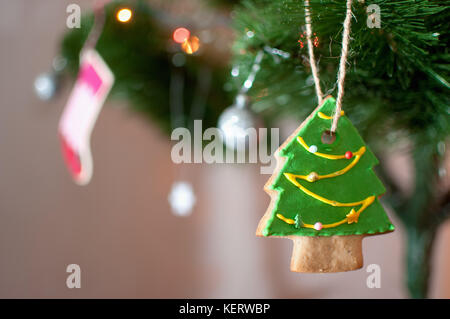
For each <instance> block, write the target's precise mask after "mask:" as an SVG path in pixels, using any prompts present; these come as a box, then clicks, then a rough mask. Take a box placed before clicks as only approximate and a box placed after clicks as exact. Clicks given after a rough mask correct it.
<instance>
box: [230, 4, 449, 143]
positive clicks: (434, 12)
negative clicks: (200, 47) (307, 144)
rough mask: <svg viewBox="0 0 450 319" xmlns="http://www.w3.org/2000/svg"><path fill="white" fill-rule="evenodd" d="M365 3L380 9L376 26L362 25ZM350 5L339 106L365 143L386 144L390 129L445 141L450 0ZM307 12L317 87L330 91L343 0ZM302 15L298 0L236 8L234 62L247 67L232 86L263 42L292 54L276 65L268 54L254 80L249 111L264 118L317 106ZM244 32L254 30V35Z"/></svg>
mask: <svg viewBox="0 0 450 319" xmlns="http://www.w3.org/2000/svg"><path fill="white" fill-rule="evenodd" d="M369 4H377V5H379V7H380V8H381V28H379V29H377V28H373V29H370V28H368V26H367V24H366V21H367V17H368V14H367V13H366V9H367V6H368V5H369ZM352 9H353V10H352V11H353V15H354V18H353V19H352V25H351V38H352V40H351V42H350V54H349V58H348V65H347V70H348V71H347V78H346V83H345V88H346V89H345V95H344V109H345V110H346V112H347V114H348V116H349V117H350V118H351V119H352V121H353V123H355V125H356V126H357V127H358V129H359V130H360V131H361V133H362V135H363V136H364V138H365V139H367V140H369V141H370V140H373V138H374V137H376V139H378V140H380V139H381V142H382V143H385V142H386V141H387V138H388V137H389V136H392V134H389V133H392V131H393V130H398V131H406V133H407V134H408V135H410V136H420V137H421V141H422V142H425V143H433V144H436V143H437V142H439V141H441V140H443V139H445V137H446V136H447V135H448V133H449V130H450V120H449V119H450V116H449V115H450V107H449V105H450V103H449V102H450V99H449V88H450V86H449V79H450V73H449V53H448V48H447V44H448V38H449V33H450V32H449V30H450V28H449V27H450V26H449V24H450V5H448V4H447V5H445V4H444V3H443V2H438V1H427V0H409V1H408V0H405V1H386V0H373V1H356V0H355V1H353V7H352ZM311 14H312V28H313V32H314V33H316V35H317V37H318V40H319V44H318V47H316V48H315V49H314V50H315V55H316V59H317V60H318V61H319V69H320V78H321V83H322V88H323V91H324V92H326V93H327V94H333V95H335V94H336V91H337V88H336V77H337V70H338V64H339V57H340V52H341V39H342V23H343V21H344V18H345V1H332V0H320V1H319V0H313V1H311ZM304 21H305V19H304V4H303V1H298V0H269V1H266V0H264V1H261V0H258V1H249V0H247V1H244V2H243V6H242V7H239V8H236V10H235V19H234V28H235V31H236V34H237V35H236V42H235V45H234V48H233V51H234V65H236V66H239V67H240V68H242V69H243V70H247V72H245V71H244V72H241V74H242V76H241V77H238V79H237V80H236V81H235V86H236V87H239V86H240V85H241V83H242V81H243V80H244V78H245V74H247V73H248V69H249V67H250V65H251V61H252V59H253V57H254V55H255V53H256V52H257V51H258V50H261V49H263V48H264V46H266V45H268V46H270V47H275V48H278V49H281V50H284V51H286V52H288V53H290V54H291V58H290V59H287V60H283V59H281V61H279V62H278V63H277V61H275V59H273V58H271V57H270V55H268V56H266V58H265V59H264V61H263V65H262V70H261V71H260V73H259V74H258V76H257V79H256V82H255V84H254V89H253V91H252V93H253V95H254V96H257V97H258V99H257V100H258V101H257V102H256V103H255V105H254V109H255V110H256V111H258V112H261V113H262V114H264V115H266V116H267V117H268V118H274V117H276V116H277V115H279V114H282V113H284V114H290V115H292V113H293V112H295V113H297V114H298V116H299V118H300V117H305V116H306V115H307V114H309V113H310V112H311V111H312V109H313V108H314V107H315V106H316V98H315V90H314V84H313V81H312V77H311V72H310V67H309V62H308V52H307V45H306V39H305V38H306V36H304V37H303V38H301V35H302V34H303V32H304V31H305V23H304ZM248 30H251V31H253V32H254V36H253V37H252V38H249V37H248V36H247V31H248ZM299 40H302V41H303V42H304V47H303V48H301V46H300V43H299V42H298V41H299ZM261 92H264V94H262V93H261ZM261 96H262V97H261Z"/></svg>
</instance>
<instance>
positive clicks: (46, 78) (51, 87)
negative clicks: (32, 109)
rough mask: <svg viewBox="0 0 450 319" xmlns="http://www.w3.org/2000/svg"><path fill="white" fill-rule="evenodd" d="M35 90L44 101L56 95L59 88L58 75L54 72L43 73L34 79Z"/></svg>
mask: <svg viewBox="0 0 450 319" xmlns="http://www.w3.org/2000/svg"><path fill="white" fill-rule="evenodd" d="M33 86H34V92H35V93H36V95H37V97H38V98H39V99H41V100H43V101H48V100H50V99H51V98H53V97H54V96H55V93H56V89H57V76H56V75H55V74H54V73H51V72H49V73H42V74H40V75H38V76H37V78H36V79H35V80H34V85H33Z"/></svg>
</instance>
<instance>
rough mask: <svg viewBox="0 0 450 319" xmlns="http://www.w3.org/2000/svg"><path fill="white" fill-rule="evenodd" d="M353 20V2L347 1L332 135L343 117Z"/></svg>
mask: <svg viewBox="0 0 450 319" xmlns="http://www.w3.org/2000/svg"><path fill="white" fill-rule="evenodd" d="M351 20H352V0H347V12H346V14H345V20H344V33H343V35H342V51H341V61H340V62H339V73H338V94H337V99H336V110H335V111H334V112H335V113H334V117H333V124H332V125H331V133H334V132H336V129H337V125H338V121H339V118H340V117H341V110H342V99H343V97H344V81H345V71H346V65H347V56H348V43H349V42H350V22H351Z"/></svg>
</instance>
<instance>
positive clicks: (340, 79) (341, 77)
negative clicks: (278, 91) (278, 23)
mask: <svg viewBox="0 0 450 319" xmlns="http://www.w3.org/2000/svg"><path fill="white" fill-rule="evenodd" d="M309 6H310V5H309V0H305V22H306V37H307V42H308V52H309V63H310V64H311V72H312V74H313V78H314V84H315V87H316V94H317V99H318V101H319V104H322V101H323V93H322V89H321V88H320V79H319V71H318V69H317V65H316V62H315V58H314V50H313V45H312V40H311V34H312V28H311V14H310V11H309ZM346 8H347V9H346V13H345V20H344V32H343V34H342V50H341V57H340V61H339V70H338V75H337V86H338V93H337V98H336V109H335V111H334V115H333V122H332V124H331V129H330V131H331V133H332V134H334V133H335V132H336V129H337V125H338V121H339V118H340V116H341V110H342V100H343V97H344V81H345V74H346V64H347V57H348V45H349V42H350V23H351V19H352V0H347V4H346Z"/></svg>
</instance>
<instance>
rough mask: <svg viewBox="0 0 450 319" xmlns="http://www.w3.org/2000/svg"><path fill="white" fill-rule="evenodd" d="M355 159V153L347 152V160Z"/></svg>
mask: <svg viewBox="0 0 450 319" xmlns="http://www.w3.org/2000/svg"><path fill="white" fill-rule="evenodd" d="M352 157H353V153H352V152H350V151H347V152H345V158H346V159H351V158H352Z"/></svg>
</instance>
